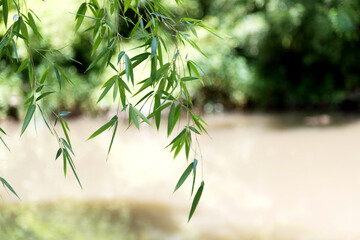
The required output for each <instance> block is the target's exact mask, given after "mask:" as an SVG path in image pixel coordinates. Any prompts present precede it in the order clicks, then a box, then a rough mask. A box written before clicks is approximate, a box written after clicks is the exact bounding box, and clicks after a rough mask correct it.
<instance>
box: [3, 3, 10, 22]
mask: <svg viewBox="0 0 360 240" xmlns="http://www.w3.org/2000/svg"><path fill="white" fill-rule="evenodd" d="M2 13H3V19H4V23H5V27H7V20H8V15H9V6H8V1H7V0H2Z"/></svg>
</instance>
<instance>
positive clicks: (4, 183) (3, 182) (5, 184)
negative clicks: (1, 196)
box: [0, 177, 20, 199]
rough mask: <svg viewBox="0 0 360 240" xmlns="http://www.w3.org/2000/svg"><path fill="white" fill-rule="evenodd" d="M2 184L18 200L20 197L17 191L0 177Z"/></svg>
mask: <svg viewBox="0 0 360 240" xmlns="http://www.w3.org/2000/svg"><path fill="white" fill-rule="evenodd" d="M0 182H1V183H2V184H3V185H4V186H5V187H7V188H8V189H9V190H10V191H11V192H12V193H13V194H14V195H15V196H16V197H17V198H18V199H20V198H19V196H18V195H17V193H16V192H15V190H14V189H13V188H12V187H11V186H10V184H9V183H8V182H7V181H6V180H5V179H3V178H2V177H0Z"/></svg>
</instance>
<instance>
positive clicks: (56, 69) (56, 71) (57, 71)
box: [54, 65, 61, 89]
mask: <svg viewBox="0 0 360 240" xmlns="http://www.w3.org/2000/svg"><path fill="white" fill-rule="evenodd" d="M54 70H55V75H56V79H57V80H58V83H59V87H60V89H61V78H60V73H59V69H58V68H57V67H56V66H55V65H54Z"/></svg>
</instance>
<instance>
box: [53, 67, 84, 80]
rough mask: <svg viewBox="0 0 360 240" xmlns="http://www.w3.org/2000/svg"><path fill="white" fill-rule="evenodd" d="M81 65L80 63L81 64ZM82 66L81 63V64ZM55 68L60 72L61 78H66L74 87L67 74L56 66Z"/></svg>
mask: <svg viewBox="0 0 360 240" xmlns="http://www.w3.org/2000/svg"><path fill="white" fill-rule="evenodd" d="M79 63H80V62H79ZM80 64H81V63H80ZM55 66H56V67H57V69H58V70H59V71H60V73H61V76H62V77H64V78H65V80H66V81H68V82H69V83H71V84H72V85H74V83H73V82H72V81H71V80H70V78H69V77H68V76H67V75H66V74H65V72H64V71H63V70H62V68H61V67H60V66H59V65H57V64H55Z"/></svg>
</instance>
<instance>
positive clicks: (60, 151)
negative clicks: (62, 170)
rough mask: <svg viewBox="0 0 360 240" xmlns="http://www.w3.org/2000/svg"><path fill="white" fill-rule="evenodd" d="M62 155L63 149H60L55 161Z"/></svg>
mask: <svg viewBox="0 0 360 240" xmlns="http://www.w3.org/2000/svg"><path fill="white" fill-rule="evenodd" d="M61 153H62V149H61V148H59V150H58V151H57V153H56V157H55V160H56V159H58V158H59V157H60V155H61Z"/></svg>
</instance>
